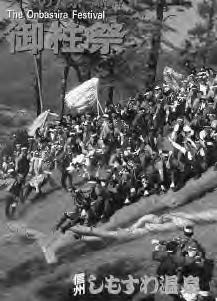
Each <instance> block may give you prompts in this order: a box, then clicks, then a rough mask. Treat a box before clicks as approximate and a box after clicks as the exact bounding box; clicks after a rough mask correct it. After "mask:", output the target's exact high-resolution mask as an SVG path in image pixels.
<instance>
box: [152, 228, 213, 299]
mask: <svg viewBox="0 0 217 301" xmlns="http://www.w3.org/2000/svg"><path fill="white" fill-rule="evenodd" d="M183 230H184V231H183V235H181V236H180V237H174V238H172V239H171V240H169V241H157V240H153V241H152V243H153V245H154V250H153V253H152V257H153V260H156V261H158V262H159V266H158V268H157V275H158V277H159V279H161V278H162V277H163V279H164V277H165V275H167V277H174V276H175V277H176V284H177V287H176V290H174V289H173V290H170V292H169V294H170V295H171V296H173V295H174V296H175V295H176V296H180V297H181V300H187V301H188V300H213V297H212V294H211V293H210V290H211V279H212V274H213V262H212V260H211V259H208V258H207V257H206V251H205V249H204V247H203V246H202V245H201V244H200V243H199V242H198V241H197V240H196V239H195V238H194V229H193V227H192V226H190V225H186V226H185V227H184V229H183ZM189 277H190V278H189ZM186 279H190V280H189V282H187V281H186ZM175 300H180V299H178V298H175Z"/></svg>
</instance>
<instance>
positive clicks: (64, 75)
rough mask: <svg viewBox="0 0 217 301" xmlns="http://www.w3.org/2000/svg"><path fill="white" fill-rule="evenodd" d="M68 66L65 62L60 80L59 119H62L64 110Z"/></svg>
mask: <svg viewBox="0 0 217 301" xmlns="http://www.w3.org/2000/svg"><path fill="white" fill-rule="evenodd" d="M69 68H70V67H69V64H68V63H67V62H66V65H65V67H64V72H63V79H62V86H61V96H60V97H61V105H62V107H61V114H60V119H61V120H62V119H63V115H64V110H65V94H66V87H67V79H68V75H69Z"/></svg>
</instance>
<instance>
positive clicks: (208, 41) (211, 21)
mask: <svg viewBox="0 0 217 301" xmlns="http://www.w3.org/2000/svg"><path fill="white" fill-rule="evenodd" d="M215 1H216V0H210V7H209V16H208V26H207V27H208V28H207V38H206V49H207V53H206V55H205V57H204V65H205V66H206V65H207V59H208V57H209V45H210V44H211V43H212V33H213V28H214V26H215V21H214V16H215Z"/></svg>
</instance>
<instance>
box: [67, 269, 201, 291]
mask: <svg viewBox="0 0 217 301" xmlns="http://www.w3.org/2000/svg"><path fill="white" fill-rule="evenodd" d="M72 280H73V295H74V296H77V295H84V294H86V293H87V289H86V283H88V284H89V289H88V292H89V293H90V294H92V295H97V294H100V293H102V292H103V289H104V288H105V289H107V292H108V293H109V294H112V295H118V294H120V293H124V294H127V295H132V294H134V293H135V292H136V289H135V286H136V285H137V286H138V287H139V290H140V292H142V293H144V294H156V293H161V294H173V295H177V294H178V293H179V284H178V279H177V276H175V275H174V276H167V275H165V276H164V277H163V276H162V277H160V279H158V278H157V277H154V276H147V275H145V276H143V277H140V278H134V277H133V276H132V275H128V278H127V279H119V278H116V277H114V276H113V275H109V277H105V281H102V282H101V283H100V284H98V285H97V284H96V282H97V278H96V276H94V275H90V276H89V277H86V275H85V273H80V274H75V275H74V277H73V279H72ZM182 289H183V290H184V291H185V292H186V293H191V294H197V293H198V292H199V291H200V288H199V278H198V277H193V276H188V277H184V283H183V287H182Z"/></svg>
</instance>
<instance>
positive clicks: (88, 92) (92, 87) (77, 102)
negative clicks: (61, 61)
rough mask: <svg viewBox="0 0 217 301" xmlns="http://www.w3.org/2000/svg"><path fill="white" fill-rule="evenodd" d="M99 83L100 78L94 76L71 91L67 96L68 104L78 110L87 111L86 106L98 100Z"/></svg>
mask: <svg viewBox="0 0 217 301" xmlns="http://www.w3.org/2000/svg"><path fill="white" fill-rule="evenodd" d="M98 83H99V79H98V78H95V77H93V78H91V79H90V80H88V81H86V82H84V83H83V84H81V85H79V86H78V87H77V88H74V89H73V90H71V91H69V92H68V93H67V94H66V97H65V103H66V105H67V106H68V107H69V108H70V109H76V110H77V111H78V112H82V111H85V109H86V108H88V107H90V106H92V105H93V104H94V103H95V102H97V101H98Z"/></svg>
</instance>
